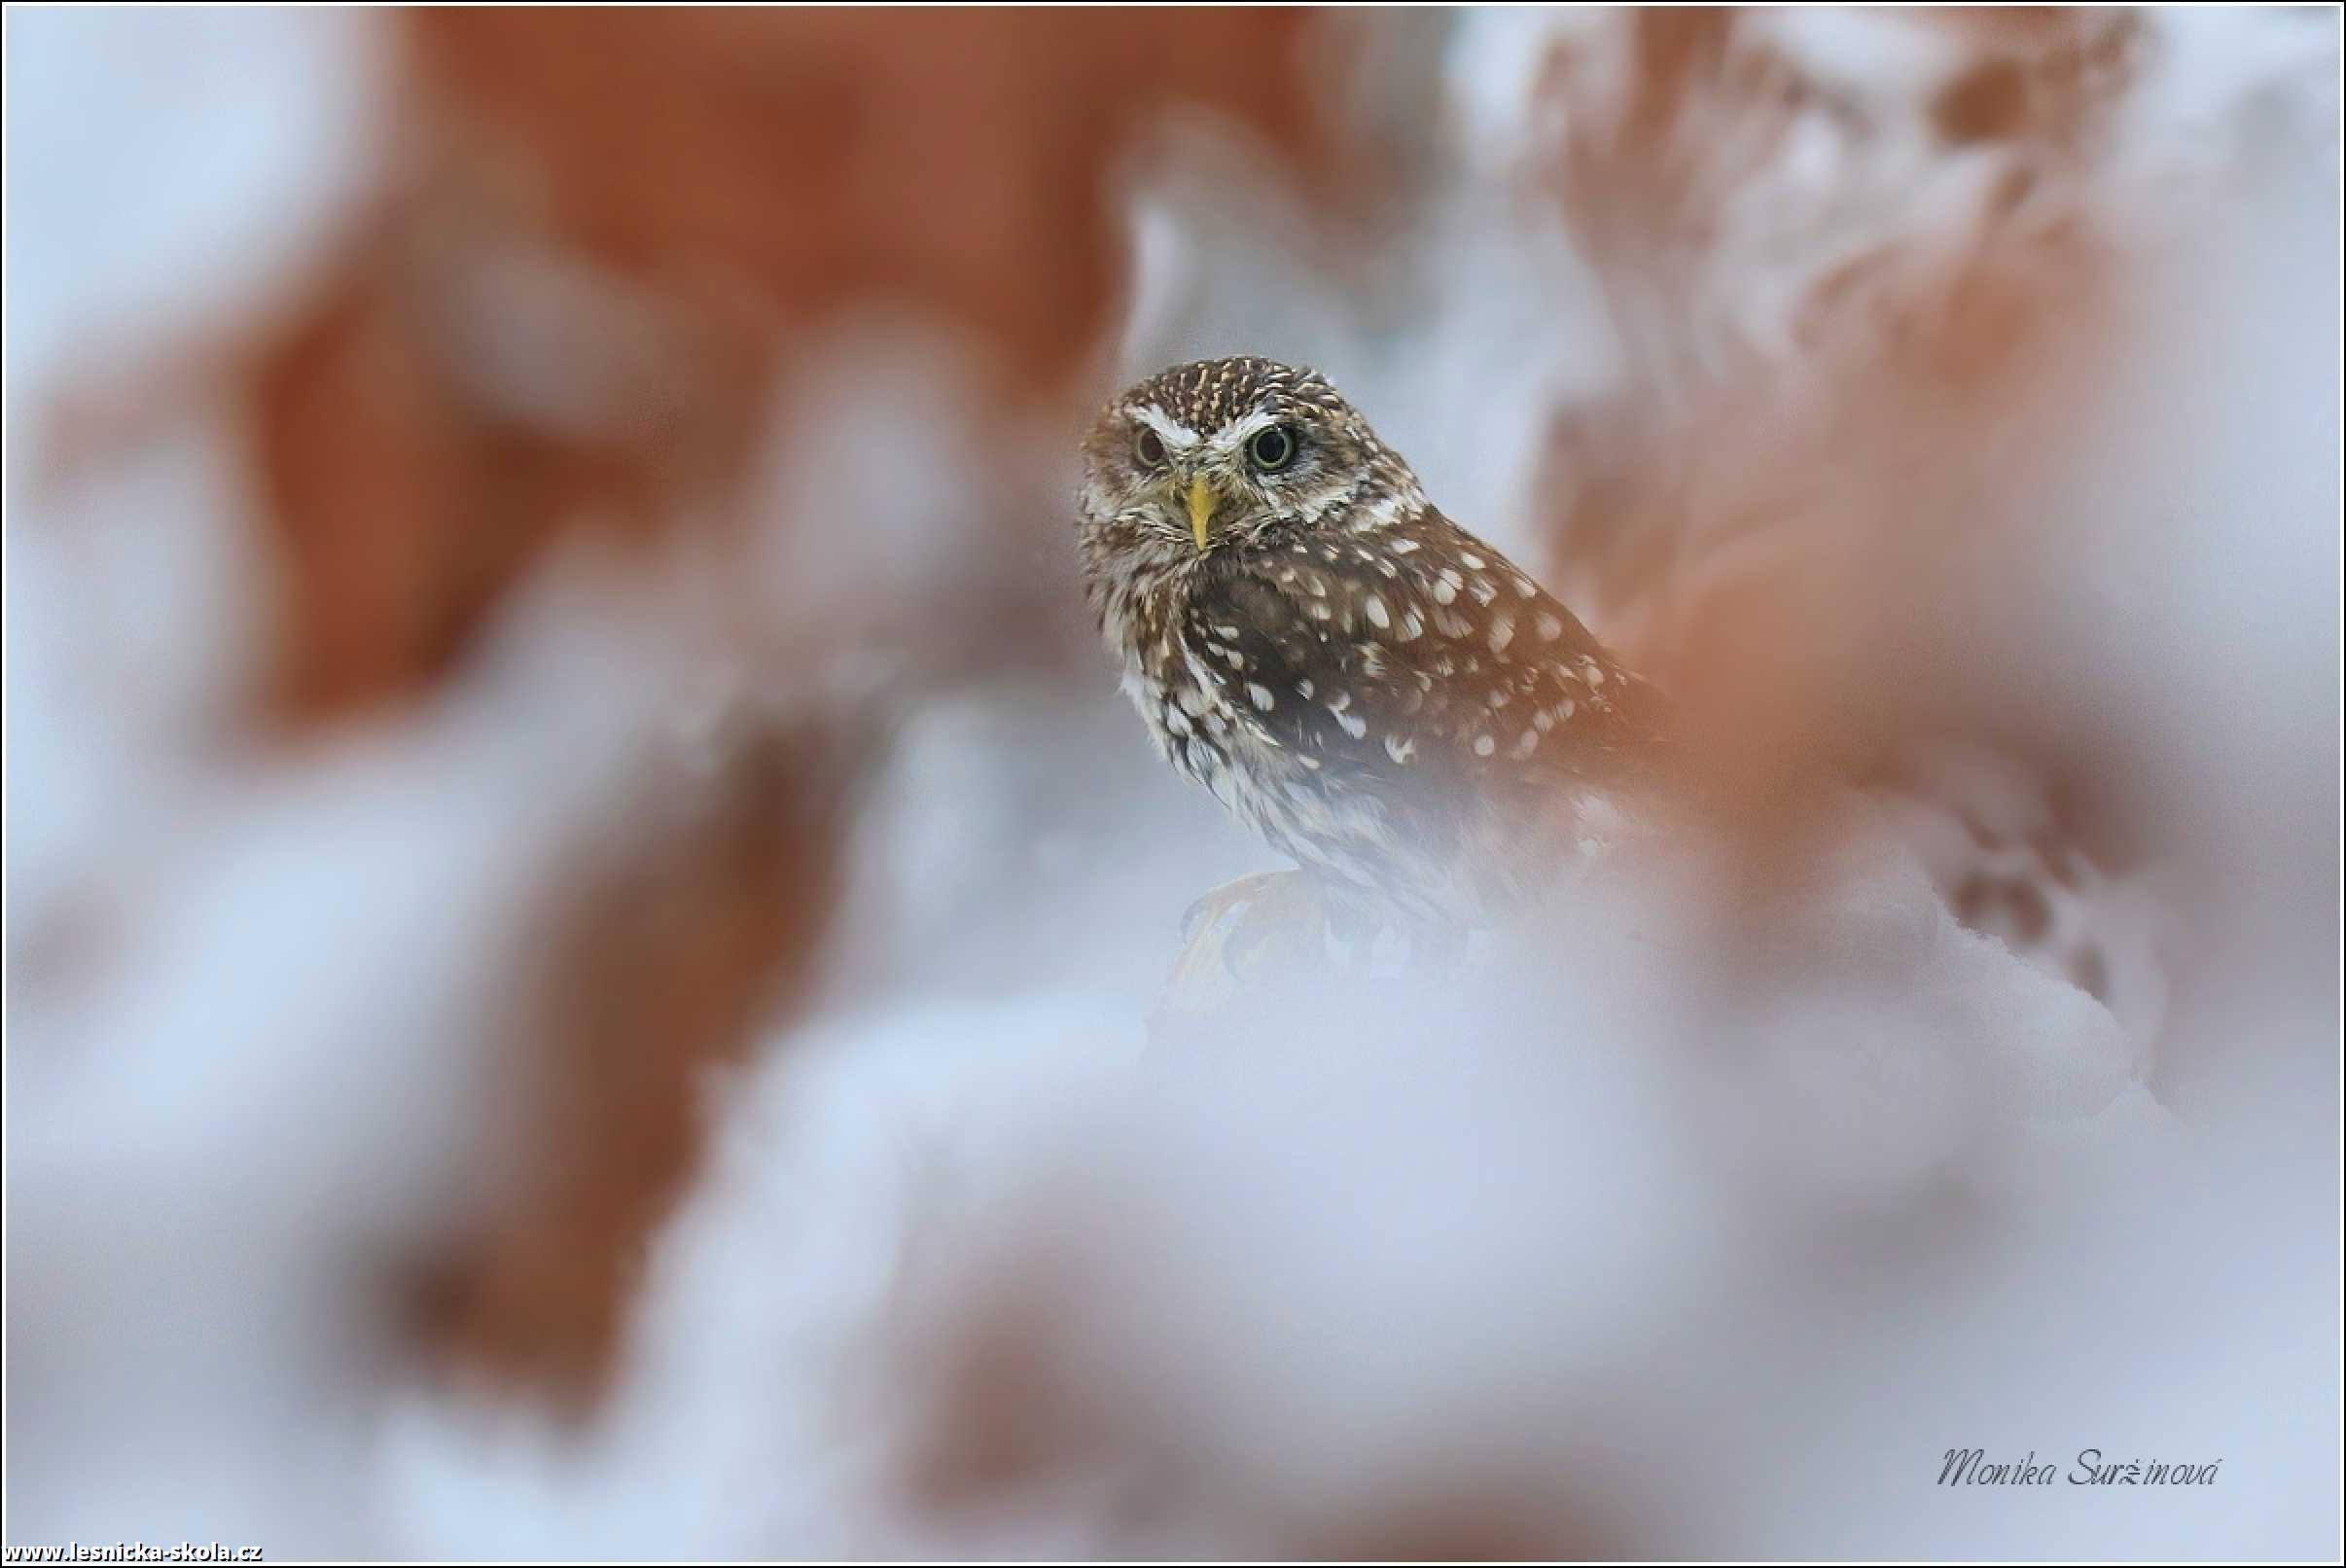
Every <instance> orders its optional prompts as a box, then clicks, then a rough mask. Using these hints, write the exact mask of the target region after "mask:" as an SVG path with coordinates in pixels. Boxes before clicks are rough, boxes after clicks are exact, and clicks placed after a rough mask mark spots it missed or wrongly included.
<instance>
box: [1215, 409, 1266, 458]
mask: <svg viewBox="0 0 2346 1568" xmlns="http://www.w3.org/2000/svg"><path fill="white" fill-rule="evenodd" d="M1278 422H1279V419H1278V416H1277V415H1276V414H1274V413H1272V412H1271V411H1270V410H1268V409H1257V410H1255V411H1254V412H1253V413H1250V414H1248V415H1247V416H1246V417H1245V418H1243V419H1233V420H1231V421H1230V422H1229V423H1228V424H1226V425H1224V426H1223V427H1222V428H1221V429H1220V430H1217V431H1215V432H1214V439H1213V440H1212V442H1210V443H1209V444H1208V445H1209V447H1210V449H1211V450H1213V451H1215V452H1233V451H1236V450H1237V449H1238V448H1239V447H1241V446H1243V445H1246V444H1247V442H1248V441H1249V440H1251V439H1252V438H1253V437H1254V435H1255V433H1256V432H1257V431H1259V430H1268V429H1269V428H1270V427H1271V426H1273V425H1275V424H1277V423H1278Z"/></svg>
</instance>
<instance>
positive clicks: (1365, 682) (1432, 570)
mask: <svg viewBox="0 0 2346 1568" xmlns="http://www.w3.org/2000/svg"><path fill="white" fill-rule="evenodd" d="M1084 468H1085V480H1084V488H1083V491H1082V495H1081V498H1080V507H1081V512H1082V520H1081V525H1080V530H1079V532H1080V540H1081V546H1082V551H1083V555H1084V571H1085V578H1086V586H1087V591H1088V594H1089V597H1090V601H1091V606H1092V609H1093V612H1094V614H1095V616H1096V618H1097V620H1098V623H1099V626H1100V630H1101V634H1102V635H1103V637H1104V638H1105V639H1106V641H1107V644H1108V647H1109V649H1110V651H1111V652H1112V653H1113V654H1114V656H1115V657H1116V658H1117V659H1118V660H1119V661H1120V664H1121V667H1122V684H1123V689H1124V691H1125V692H1126V693H1127V694H1128V695H1129V696H1130V697H1131V699H1132V701H1133V703H1134V705H1135V706H1136V707H1138V708H1139V710H1140V714H1141V717H1142V719H1143V720H1144V721H1145V722H1146V724H1147V725H1148V728H1149V731H1150V734H1151V735H1152V736H1153V737H1154V739H1155V743H1156V747H1157V750H1158V751H1159V752H1160V753H1161V754H1162V755H1163V756H1164V758H1165V759H1166V761H1168V762H1170V763H1171V764H1172V765H1173V766H1175V767H1176V768H1178V769H1180V770H1181V771H1182V772H1183V773H1185V774H1187V775H1188V776H1189V777H1190V778H1191V779H1193V780H1195V781H1196V782H1197V783H1199V784H1202V785H1204V786H1205V787H1206V788H1207V789H1208V790H1210V791H1212V792H1213V794H1214V796H1215V797H1216V798H1217V799H1218V800H1220V801H1221V802H1222V803H1223V804H1224V805H1225V806H1226V807H1227V808H1228V809H1229V810H1230V811H1231V812H1232V813H1233V814H1234V815H1235V816H1237V817H1238V818H1239V820H1241V821H1242V822H1244V823H1246V824H1247V825H1248V826H1249V827H1251V828H1253V829H1254V830H1255V831H1256V832H1257V833H1259V834H1261V835H1262V837H1263V838H1264V839H1266V840H1267V841H1268V842H1269V843H1270V844H1271V845H1272V846H1273V847H1274V848H1276V849H1278V850H1279V851H1281V852H1282V853H1284V854H1287V855H1289V856H1292V857H1293V858H1294V859H1295V860H1296V862H1297V865H1298V866H1299V867H1300V868H1301V869H1302V870H1303V871H1304V872H1306V873H1309V874H1310V875H1311V876H1312V877H1313V878H1314V879H1315V880H1316V881H1318V882H1319V883H1321V884H1322V886H1323V890H1324V891H1325V893H1326V894H1327V895H1328V896H1330V897H1331V898H1332V899H1333V900H1336V901H1338V902H1340V903H1341V904H1343V905H1346V906H1348V907H1350V908H1352V909H1356V910H1359V911H1362V912H1366V913H1369V914H1372V915H1375V916H1378V917H1381V918H1386V919H1390V918H1393V917H1399V918H1401V919H1403V920H1404V921H1407V922H1414V923H1416V924H1418V925H1421V926H1423V925H1433V926H1447V927H1450V928H1453V929H1465V928H1472V927H1474V926H1476V925H1482V924H1488V923H1491V922H1492V921H1493V920H1494V919H1495V918H1497V917H1500V916H1502V915H1504V913H1505V912H1506V911H1507V910H1508V909H1511V908H1512V907H1514V906H1515V905H1517V904H1518V903H1519V902H1520V901H1521V900H1522V899H1523V898H1524V897H1525V896H1527V895H1528V894H1529V893H1531V892H1532V891H1533V890H1534V889H1535V888H1536V887H1537V885H1538V884H1539V883H1540V882H1541V881H1542V880H1543V879H1544V874H1545V872H1544V868H1546V866H1547V865H1549V864H1550V863H1551V856H1552V854H1553V853H1555V852H1556V851H1558V850H1559V849H1560V848H1562V847H1564V846H1565V845H1566V844H1567V843H1568V842H1570V841H1573V840H1574V838H1575V837H1576V835H1577V834H1578V832H1579V831H1580V830H1579V828H1578V826H1577V825H1578V824H1580V823H1581V822H1582V821H1583V820H1584V819H1585V818H1586V817H1587V816H1588V814H1589V811H1590V808H1591V807H1593V806H1595V805H1597V804H1598V803H1600V802H1607V801H1610V800H1611V799H1613V798H1614V796H1615V795H1616V793H1617V792H1618V791H1620V790H1621V789H1623V788H1624V787H1626V786H1631V785H1634V784H1635V783H1637V782H1638V781H1639V780H1640V779H1641V778H1643V777H1646V776H1649V775H1650V774H1651V773H1652V772H1653V766H1654V762H1655V759H1656V757H1657V756H1658V755H1660V754H1662V753H1663V752H1665V751H1666V745H1665V731H1666V719H1665V712H1664V708H1663V704H1662V702H1661V700H1660V698H1659V697H1658V695H1657V694H1655V693H1654V692H1653V689H1652V688H1650V687H1649V686H1648V685H1647V684H1646V683H1645V682H1643V681H1642V680H1640V679H1639V678H1638V677H1637V676H1636V675H1634V674H1632V673H1631V672H1630V671H1629V670H1628V669H1627V668H1625V667H1624V666H1623V665H1622V664H1621V662H1620V661H1619V660H1618V659H1616V658H1614V656H1613V655H1612V654H1611V653H1609V652H1608V651H1607V650H1606V648H1605V647H1604V646H1603V645H1602V644H1601V643H1599V642H1598V640H1597V639H1596V638H1595V637H1594V636H1592V635H1591V634H1590V633H1589V631H1588V628H1587V627H1586V626H1584V625H1582V624H1581V622H1580V621H1579V620H1578V619H1577V618H1576V617H1575V616H1574V615H1573V613H1572V612H1571V611H1570V610H1568V609H1566V608H1565V607H1564V606H1563V605H1562V604H1560V603H1558V602H1557V601H1556V600H1555V599H1554V598H1552V597H1550V596H1549V595H1548V594H1547V593H1546V591H1544V590H1543V589H1542V588H1540V586H1539V585H1538V584H1537V583H1535V582H1533V581H1532V579H1531V578H1530V576H1529V575H1527V574H1526V573H1524V572H1523V571H1522V570H1521V569H1519V568H1518V567H1516V566H1515V565H1514V564H1513V563H1512V562H1511V561H1510V560H1508V558H1507V557H1506V556H1505V555H1503V554H1501V553H1500V552H1498V551H1497V550H1494V549H1493V548H1492V547H1491V546H1490V545H1488V544H1486V543H1484V542H1483V541H1482V540H1480V539H1477V538H1476V537H1475V535H1473V534H1471V533H1469V532H1467V531H1466V530H1465V529H1464V528H1462V527H1460V526H1459V525H1458V524H1457V523H1455V522H1452V521H1451V520H1450V519H1449V518H1448V517H1444V516H1443V515H1442V514H1441V512H1440V510H1439V509H1437V508H1436V507H1435V506H1434V505H1433V504H1432V503H1431V502H1430V501H1428V500H1427V498H1426V493H1425V490H1424V489H1423V487H1422V486H1421V485H1420V484H1419V483H1418V480H1417V476H1416V475H1415V474H1413V473H1412V472H1411V471H1410V469H1409V465H1408V464H1407V463H1406V462H1405V461H1404V460H1403V458H1402V456H1401V454H1400V453H1398V452H1396V451H1394V450H1393V449H1392V448H1391V447H1389V446H1387V445H1385V444H1384V443H1383V442H1381V441H1379V440H1378V439H1377V436H1376V433H1375V432H1374V431H1373V430H1371V429H1370V428H1369V422H1368V420H1367V419H1365V418H1363V417H1362V416H1361V414H1360V412H1359V411H1358V410H1355V409H1354V408H1353V407H1352V406H1351V405H1350V404H1349V403H1347V402H1345V400H1344V399H1343V398H1342V397H1341V396H1339V395H1338V394H1337V392H1336V390H1335V388H1334V387H1333V386H1332V385H1330V384H1329V382H1328V381H1327V380H1326V379H1325V378H1324V377H1322V376H1321V375H1319V374H1316V373H1314V372H1312V371H1308V370H1299V369H1296V368H1293V367H1290V366H1286V365H1281V364H1277V363H1274V362H1272V361H1270V360H1264V359H1252V358H1237V359H1217V360H1205V361H1200V362H1198V363H1195V364H1190V365H1181V366H1176V367H1174V368H1173V369H1171V370H1168V371H1165V372H1163V373H1161V374H1157V375H1155V376H1153V377H1151V378H1150V379H1148V380H1146V381H1143V382H1141V383H1140V384H1139V385H1137V386H1134V387H1132V388H1131V389H1130V390H1129V391H1127V392H1125V393H1124V394H1123V395H1122V396H1120V397H1119V398H1118V399H1116V401H1115V402H1114V403H1112V404H1111V405H1110V406H1109V407H1108V409H1107V410H1105V412H1104V413H1103V414H1102V415H1101V417H1100V418H1099V420H1098V422H1097V423H1096V424H1095V425H1094V426H1093V428H1092V430H1091V432H1090V434H1089V436H1088V437H1087V438H1086V440H1085V442H1084Z"/></svg>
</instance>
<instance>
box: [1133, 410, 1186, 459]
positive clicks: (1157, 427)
mask: <svg viewBox="0 0 2346 1568" xmlns="http://www.w3.org/2000/svg"><path fill="white" fill-rule="evenodd" d="M1132 417H1133V418H1135V419H1138V420H1139V421H1140V422H1141V423H1142V424H1144V425H1147V426H1148V427H1149V428H1150V429H1151V430H1154V431H1155V432H1156V433H1157V435H1159V436H1161V437H1163V438H1164V443H1165V445H1167V446H1170V447H1172V448H1173V449H1174V450H1175V451H1177V452H1178V451H1187V450H1189V449H1190V448H1191V446H1194V445H1197V432H1196V431H1194V430H1191V429H1190V428H1189V427H1188V426H1187V425H1184V424H1181V423H1179V422H1177V421H1176V420H1175V419H1173V418H1172V416H1171V415H1169V414H1167V413H1166V412H1165V410H1162V409H1160V408H1158V407H1157V406H1156V405H1155V404H1154V403H1152V404H1150V405H1148V406H1147V407H1146V408H1140V409H1135V410H1132Z"/></svg>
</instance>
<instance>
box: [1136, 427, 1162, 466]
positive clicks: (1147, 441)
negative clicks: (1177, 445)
mask: <svg viewBox="0 0 2346 1568" xmlns="http://www.w3.org/2000/svg"><path fill="white" fill-rule="evenodd" d="M1132 455H1133V456H1134V457H1137V458H1139V459H1140V465H1141V467H1143V468H1162V467H1164V466H1165V444H1164V442H1163V440H1162V439H1161V438H1159V437H1158V435H1157V434H1156V432H1155V431H1154V430H1151V429H1149V428H1148V427H1147V426H1145V425H1144V426H1143V427H1142V428H1141V432H1140V434H1139V435H1137V436H1135V437H1133V438H1132Z"/></svg>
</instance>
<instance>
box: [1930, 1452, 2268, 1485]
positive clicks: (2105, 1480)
mask: <svg viewBox="0 0 2346 1568" xmlns="http://www.w3.org/2000/svg"><path fill="white" fill-rule="evenodd" d="M2222 1463H2223V1461H2222V1460H2221V1459H2211V1460H2209V1461H2207V1462H2206V1463H2205V1464H2175V1463H2172V1462H2170V1461H2168V1460H2164V1459H2109V1458H2105V1457H2104V1456H2103V1453H2102V1450H2101V1449H2099V1448H2080V1449H2079V1450H2078V1457H2077V1459H2076V1461H2075V1462H2073V1463H2072V1464H2070V1465H2069V1466H2068V1467H2067V1469H2066V1470H2064V1469H2063V1467H2062V1466H2061V1465H2060V1464H2059V1463H2058V1462H2057V1461H2054V1460H2045V1461H2044V1462H2043V1463H2039V1462H2038V1459H2037V1450H2036V1449H2034V1448H2031V1449H2029V1451H2028V1457H2027V1458H2025V1459H2020V1460H2016V1461H2012V1460H1997V1459H1990V1458H1989V1457H1988V1456H1987V1450H1986V1449H1984V1448H1949V1449H1948V1450H1947V1456H1946V1459H1945V1461H1944V1462H1943V1463H1942V1464H1941V1465H1940V1466H1939V1468H1938V1484H1939V1485H1941V1486H2052V1485H2055V1484H2058V1483H2060V1482H2062V1481H2064V1480H2066V1481H2067V1483H2068V1484H2069V1485H2072V1486H2213V1485H2215V1484H2216V1470H2217V1467H2218V1466H2219V1465H2222Z"/></svg>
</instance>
